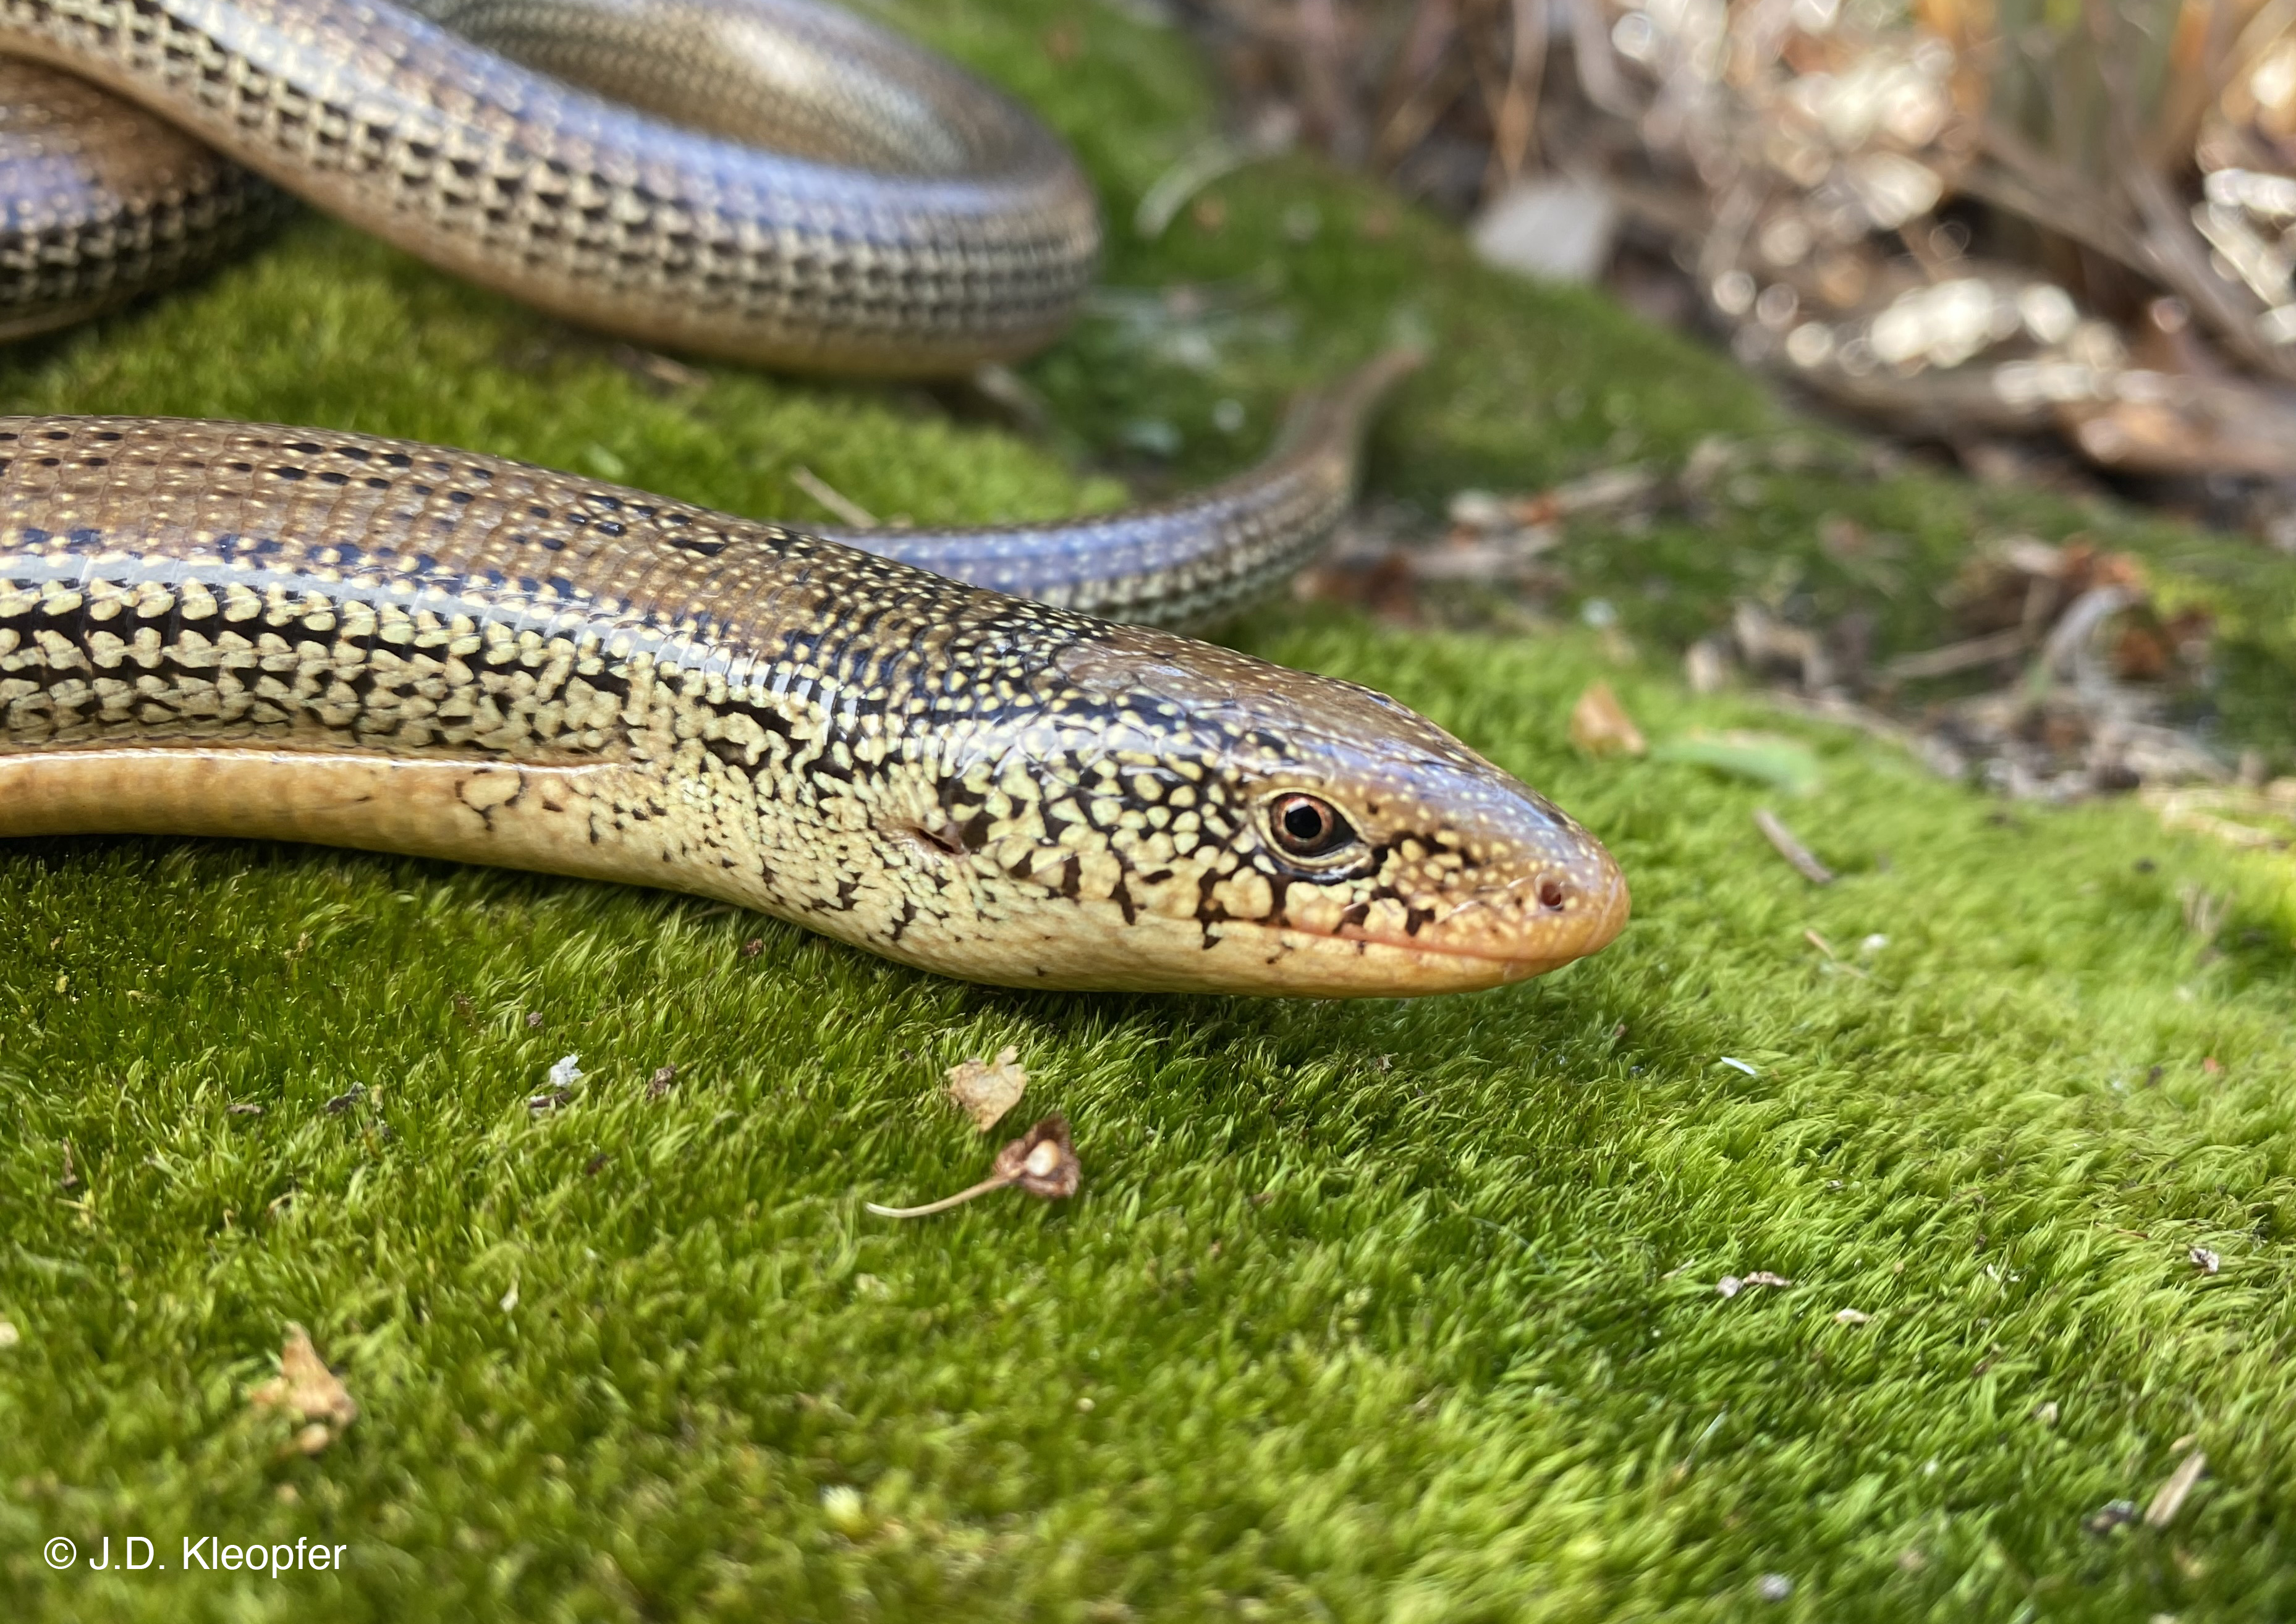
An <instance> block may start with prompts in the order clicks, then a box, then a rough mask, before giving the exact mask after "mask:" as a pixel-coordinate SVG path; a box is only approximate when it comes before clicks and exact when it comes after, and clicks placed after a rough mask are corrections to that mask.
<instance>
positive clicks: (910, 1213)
mask: <svg viewBox="0 0 2296 1624" xmlns="http://www.w3.org/2000/svg"><path fill="white" fill-rule="evenodd" d="M1083 1177H1084V1171H1083V1169H1082V1167H1081V1166H1080V1165H1079V1164H1078V1161H1077V1156H1076V1149H1075V1146H1074V1145H1073V1144H1070V1139H1069V1120H1068V1119H1067V1118H1066V1117H1064V1116H1062V1115H1061V1114H1059V1113H1058V1112H1057V1111H1056V1112H1054V1114H1053V1115H1051V1116H1049V1117H1046V1118H1045V1119H1044V1120H1042V1121H1040V1122H1038V1123H1037V1125H1036V1126H1035V1127H1034V1128H1030V1129H1029V1131H1028V1132H1027V1133H1025V1134H1023V1135H1021V1137H1019V1138H1018V1139H1015V1140H1013V1141H1012V1142H1011V1143H1010V1144H1007V1145H1005V1148H1004V1149H1003V1150H1001V1151H999V1152H996V1166H995V1169H994V1170H993V1171H991V1172H990V1174H989V1175H988V1177H986V1178H984V1179H982V1180H981V1181H980V1183H979V1184H977V1185H972V1187H971V1188H970V1189H965V1190H959V1191H958V1192H957V1193H955V1194H954V1195H949V1196H944V1197H943V1198H942V1199H940V1200H939V1201H937V1202H927V1203H926V1204H925V1205H923V1206H922V1207H882V1206H880V1205H878V1204H877V1203H876V1202H867V1203H865V1204H866V1205H867V1207H868V1209H869V1210H870V1211H872V1212H873V1213H875V1214H876V1215H877V1216H878V1217H879V1218H929V1217H931V1215H932V1214H934V1213H936V1212H946V1211H947V1210H949V1209H950V1208H952V1207H957V1206H962V1205H963V1204H964V1203H965V1202H969V1201H972V1200H974V1199H975V1198H976V1197H979V1196H982V1195H986V1194H988V1193H989V1192H990V1191H991V1190H1006V1189H1017V1190H1025V1191H1027V1192H1028V1193H1029V1194H1031V1195H1033V1196H1036V1197H1037V1199H1038V1200H1040V1201H1061V1200H1064V1199H1066V1198H1067V1197H1069V1196H1071V1195H1074V1194H1075V1193H1077V1186H1078V1185H1079V1184H1080V1183H1081V1182H1082V1181H1083Z"/></svg>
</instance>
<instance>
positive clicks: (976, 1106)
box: [948, 1044, 1029, 1134]
mask: <svg viewBox="0 0 2296 1624" xmlns="http://www.w3.org/2000/svg"><path fill="white" fill-rule="evenodd" d="M1020 1057H1021V1051H1020V1050H1018V1049H1016V1048H1014V1047H1013V1046H1012V1045H1010V1044H1007V1045H1005V1047H1003V1048H1002V1049H999V1050H998V1051H997V1052H996V1059H995V1060H963V1061H959V1062H957V1063H956V1064H955V1065H953V1066H951V1067H950V1068H949V1069H948V1097H949V1098H950V1099H952V1100H954V1101H955V1103H956V1106H957V1109H958V1110H960V1111H964V1113H965V1115H967V1116H969V1117H971V1118H972V1126H973V1128H975V1129H977V1130H978V1131H979V1132H981V1133H984V1134H985V1133H987V1132H988V1130H989V1129H990V1128H994V1127H996V1122H997V1119H998V1118H1000V1117H1002V1116H1003V1115H1004V1114H1005V1112H1006V1111H1010V1110H1012V1109H1013V1107H1014V1106H1015V1105H1018V1104H1019V1103H1021V1094H1022V1093H1023V1092H1025V1091H1026V1090H1027V1088H1028V1087H1029V1074H1028V1072H1027V1071H1025V1070H1022V1069H1021V1067H1019V1066H1017V1065H1015V1064H1013V1062H1015V1061H1017V1060H1018V1059H1020Z"/></svg>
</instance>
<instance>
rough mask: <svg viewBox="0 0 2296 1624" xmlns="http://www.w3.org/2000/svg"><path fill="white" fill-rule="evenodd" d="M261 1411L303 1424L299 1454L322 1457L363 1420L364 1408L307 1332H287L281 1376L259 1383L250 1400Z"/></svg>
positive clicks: (294, 1329)
mask: <svg viewBox="0 0 2296 1624" xmlns="http://www.w3.org/2000/svg"><path fill="white" fill-rule="evenodd" d="M247 1400H248V1403H249V1404H250V1405H251V1406H253V1407H256V1408H258V1409H269V1410H276V1411H279V1412H281V1413H283V1415H286V1416H287V1417H288V1418H289V1419H290V1420H291V1421H296V1422H299V1423H301V1424H300V1426H299V1427H298V1429H297V1431H296V1433H295V1448H298V1449H299V1450H301V1451H302V1452H303V1453H304V1454H306V1455H316V1454H317V1453H318V1452H319V1451H320V1450H322V1449H324V1448H326V1447H327V1446H328V1445H329V1444H331V1443H332V1442H333V1441H334V1440H335V1439H337V1438H339V1437H340V1436H341V1435H342V1431H343V1429H344V1428H345V1427H348V1425H350V1423H352V1422H354V1421H356V1420H357V1419H358V1403H357V1400H356V1399H354V1398H352V1397H351V1393H350V1389H348V1387H345V1386H344V1385H343V1383H342V1382H341V1380H340V1378H339V1377H337V1376H336V1374H335V1373H334V1372H333V1371H332V1370H329V1369H328V1368H327V1365H326V1361H325V1360H324V1359H322V1358H321V1357H319V1351H318V1349H316V1348H314V1347H313V1346H312V1345H311V1337H310V1333H308V1332H307V1331H305V1330H304V1329H303V1327H302V1326H300V1325H289V1326H288V1327H287V1340H286V1342H285V1344H284V1345H283V1347H282V1348H281V1349H280V1350H279V1374H277V1375H275V1376H273V1377H271V1378H270V1379H269V1380H268V1381H266V1382H259V1383H258V1384H257V1385H256V1386H255V1387H254V1388H252V1389H250V1390H249V1392H248V1395H247Z"/></svg>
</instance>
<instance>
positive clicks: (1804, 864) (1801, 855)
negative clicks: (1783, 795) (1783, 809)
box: [1754, 807, 1833, 885]
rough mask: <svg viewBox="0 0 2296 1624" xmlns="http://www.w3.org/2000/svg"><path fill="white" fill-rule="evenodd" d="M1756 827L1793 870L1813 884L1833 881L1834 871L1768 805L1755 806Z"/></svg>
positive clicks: (1829, 883) (1825, 883)
mask: <svg viewBox="0 0 2296 1624" xmlns="http://www.w3.org/2000/svg"><path fill="white" fill-rule="evenodd" d="M1754 827H1755V828H1757V829H1759V830H1760V831H1761V832H1762V835H1763V838H1765V839H1766V840H1767V841H1769V842H1770V844H1771V845H1773V846H1775V847H1776V848H1777V852H1778V855H1779V856H1780V857H1784V859H1785V860H1786V861H1787V862H1788V863H1790V864H1792V865H1793V870H1794V872H1795V873H1796V874H1800V876H1801V877H1802V878H1803V879H1805V880H1807V881H1808V882H1810V883H1811V884H1812V885H1831V884H1833V870H1832V869H1830V868H1828V867H1827V866H1826V865H1825V864H1823V863H1821V862H1819V861H1818V860H1817V859H1816V857H1813V856H1812V855H1811V854H1810V849H1809V848H1808V847H1807V846H1805V845H1803V844H1802V843H1801V842H1800V841H1798V840H1796V839H1794V835H1793V831H1792V830H1791V829H1789V828H1787V827H1786V826H1785V824H1783V823H1781V822H1779V821H1778V815H1777V814H1776V813H1775V812H1773V811H1771V810H1770V809H1769V808H1767V807H1756V808H1754Z"/></svg>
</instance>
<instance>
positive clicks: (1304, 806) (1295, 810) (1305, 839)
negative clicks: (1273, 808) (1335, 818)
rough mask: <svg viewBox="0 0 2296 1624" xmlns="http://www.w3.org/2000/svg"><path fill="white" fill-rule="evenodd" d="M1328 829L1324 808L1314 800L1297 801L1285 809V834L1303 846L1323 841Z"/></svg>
mask: <svg viewBox="0 0 2296 1624" xmlns="http://www.w3.org/2000/svg"><path fill="white" fill-rule="evenodd" d="M1327 827H1329V823H1328V820H1326V819H1325V817H1324V808H1321V807H1319V806H1317V805H1316V803H1315V802H1314V801H1312V800H1295V801H1293V802H1292V804H1291V805H1290V806H1288V807H1286V808H1283V833H1286V834H1288V835H1290V836H1291V837H1292V839H1293V840H1294V841H1298V842H1299V843H1300V845H1302V846H1312V845H1314V844H1315V843H1316V841H1320V840H1322V839H1323V838H1324V830H1325V829H1326V828H1327Z"/></svg>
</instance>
